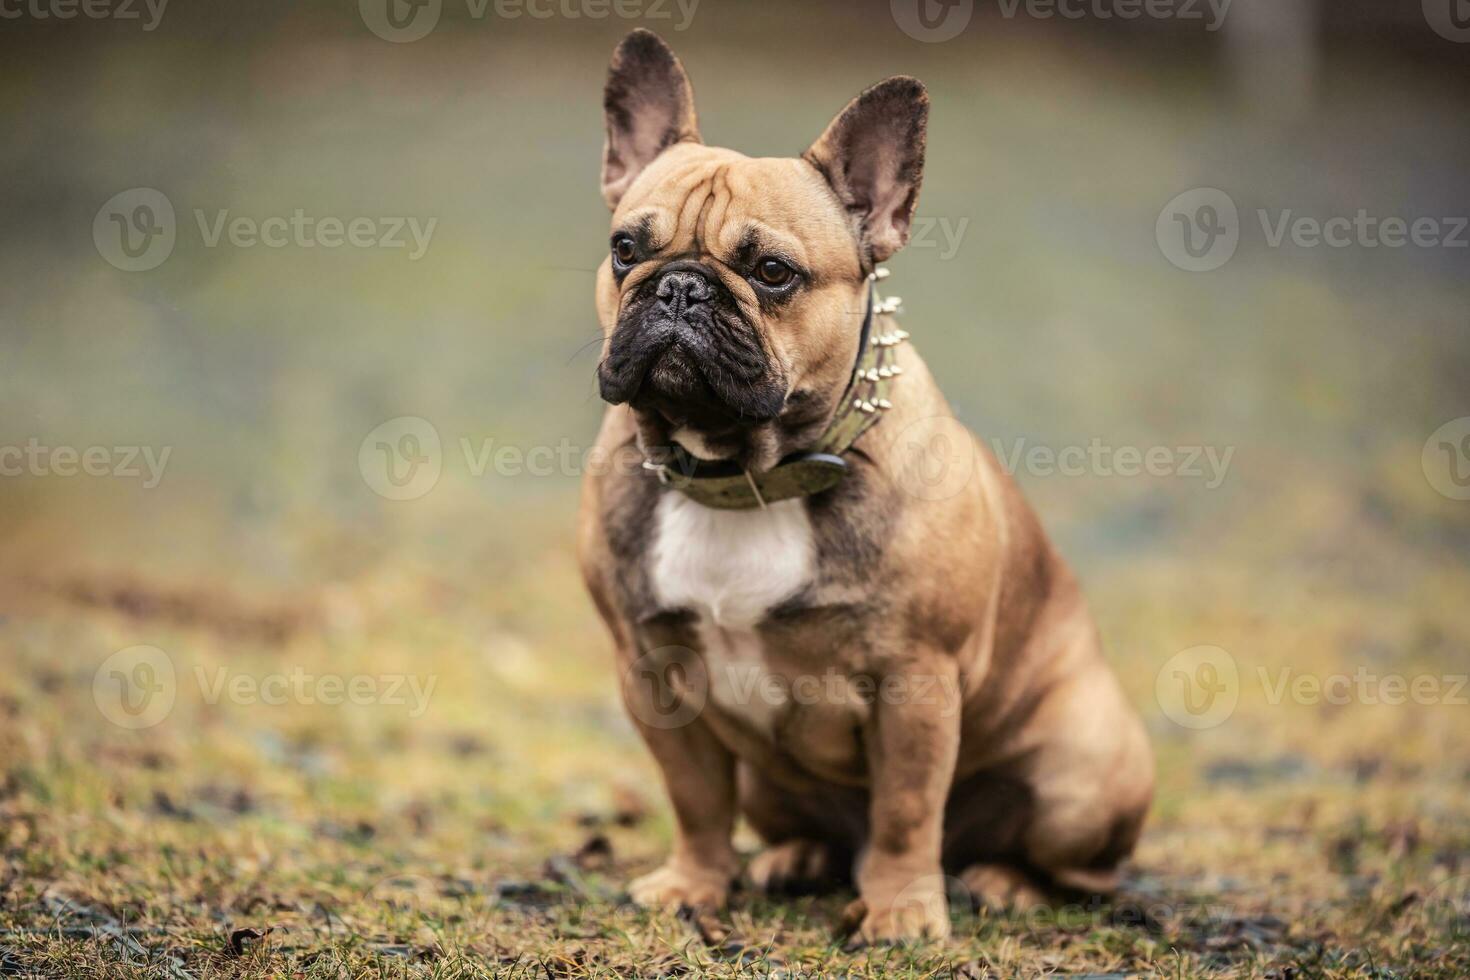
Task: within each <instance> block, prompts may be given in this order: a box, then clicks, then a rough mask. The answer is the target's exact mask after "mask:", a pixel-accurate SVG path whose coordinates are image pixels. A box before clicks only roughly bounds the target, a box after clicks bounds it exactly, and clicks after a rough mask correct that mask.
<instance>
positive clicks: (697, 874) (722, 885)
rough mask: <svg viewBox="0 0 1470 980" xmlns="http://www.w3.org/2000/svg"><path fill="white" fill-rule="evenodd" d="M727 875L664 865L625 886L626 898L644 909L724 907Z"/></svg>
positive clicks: (726, 895)
mask: <svg viewBox="0 0 1470 980" xmlns="http://www.w3.org/2000/svg"><path fill="white" fill-rule="evenodd" d="M729 894H730V876H729V875H728V874H725V873H724V872H721V871H692V870H690V869H688V868H683V867H675V866H674V865H673V864H665V865H664V866H663V867H661V868H659V869H658V870H657V871H653V872H650V873H649V874H646V875H644V876H643V877H641V878H636V879H634V880H633V882H632V883H631V884H629V885H628V897H629V898H631V899H632V900H633V901H634V903H636V904H638V905H642V906H644V907H645V908H656V909H678V908H680V907H682V906H689V907H690V908H707V909H717V908H723V907H724V905H725V899H726V897H728V896H729Z"/></svg>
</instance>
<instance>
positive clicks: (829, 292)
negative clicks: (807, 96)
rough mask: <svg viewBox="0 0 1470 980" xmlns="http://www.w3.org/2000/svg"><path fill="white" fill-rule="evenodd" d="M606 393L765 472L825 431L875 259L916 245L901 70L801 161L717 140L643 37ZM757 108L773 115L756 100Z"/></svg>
mask: <svg viewBox="0 0 1470 980" xmlns="http://www.w3.org/2000/svg"><path fill="white" fill-rule="evenodd" d="M604 108H605V111H606V121H607V144H606V148H605V150H604V154H603V162H602V193H603V197H604V198H605V199H606V200H607V203H608V206H609V207H610V208H612V211H613V220H612V237H611V240H610V243H609V255H608V258H607V260H606V261H605V262H604V263H603V265H602V267H601V268H600V269H599V270H598V279H597V307H598V314H599V318H600V319H601V321H602V327H603V331H604V334H605V342H604V349H603V358H602V363H601V365H600V366H599V368H598V381H599V383H600V386H601V391H602V397H603V398H604V399H606V400H607V401H608V402H611V403H613V404H621V403H627V404H628V405H630V406H631V407H632V409H633V411H634V413H635V416H636V418H637V420H638V424H639V430H640V437H641V438H642V440H643V442H644V446H645V449H650V448H652V447H666V446H668V445H669V442H670V441H671V440H676V441H678V442H679V443H681V444H682V445H683V446H684V447H685V448H686V449H688V450H690V451H691V452H693V453H694V454H695V455H697V456H702V457H705V458H733V459H737V460H738V461H740V462H741V463H743V464H744V465H746V466H751V467H755V468H765V467H768V466H770V465H773V464H774V463H775V462H776V461H777V460H778V459H779V458H780V457H781V456H782V455H784V454H785V453H787V452H791V451H793V450H795V449H800V448H805V445H806V444H809V443H810V442H811V441H812V440H814V439H815V438H816V437H817V436H818V435H820V433H821V432H822V430H823V429H824V428H825V426H826V424H827V422H828V420H829V419H830V418H831V416H832V414H833V413H834V411H835V410H836V407H837V400H838V399H839V398H840V397H841V395H842V393H843V391H844V390H845V389H846V386H847V382H848V376H849V373H850V372H851V369H852V366H853V363H854V362H855V360H856V358H857V345H858V343H859V333H860V330H861V325H862V320H863V315H864V313H865V311H866V306H867V288H866V287H867V283H866V278H867V275H868V273H869V272H870V271H871V270H872V268H873V265H874V263H877V262H881V261H883V260H884V259H886V258H888V256H890V255H892V254H893V253H894V252H896V251H897V250H898V249H899V248H901V247H902V246H903V244H904V243H905V242H906V241H907V239H908V234H909V226H910V223H911V221H912V218H913V213H914V204H915V202H916V200H917V198H918V194H919V181H920V176H921V173H922V170H923V162H924V134H925V123H926V121H927V118H928V97H927V95H926V94H925V92H924V87H923V85H922V84H921V83H920V82H918V81H917V80H916V79H912V78H905V77H897V78H890V79H888V80H887V81H885V82H882V83H880V84H878V85H876V86H874V87H873V88H870V89H868V90H867V91H865V92H863V93H862V94H861V95H859V96H858V97H857V98H856V99H854V100H853V101H852V102H851V103H849V104H848V106H847V107H846V108H845V109H843V110H842V112H840V113H839V114H838V115H837V117H836V118H835V119H834V120H833V121H832V122H831V124H830V125H829V126H828V127H827V129H826V131H825V132H824V133H823V134H822V135H821V137H819V138H818V139H817V141H816V142H815V143H813V144H812V146H811V147H810V148H809V149H808V150H807V151H806V152H805V153H804V154H802V155H801V156H800V157H796V158H775V159H753V158H750V157H746V156H744V155H743V154H740V153H737V152H735V151H733V150H726V149H719V148H716V147H709V146H705V145H704V144H703V142H702V141H701V140H700V136H699V127H698V124H697V122H696V118H695V112H694V93H693V90H692V89H691V87H690V85H689V78H688V76H687V75H685V73H684V68H683V66H682V65H681V64H680V63H679V59H678V58H676V57H675V56H674V53H673V52H672V51H670V50H669V48H668V46H667V45H665V44H664V42H663V41H662V40H660V39H659V37H658V36H657V35H655V34H652V33H650V32H649V31H644V30H637V31H634V32H633V33H632V34H629V35H628V37H627V38H625V39H624V40H623V42H622V44H620V45H619V46H618V49H617V51H616V53H615V54H614V55H613V61H612V67H611V69H610V71H609V73H608V80H607V90H606V94H605V99H604ZM755 111H759V108H758V107H757V108H756V109H755Z"/></svg>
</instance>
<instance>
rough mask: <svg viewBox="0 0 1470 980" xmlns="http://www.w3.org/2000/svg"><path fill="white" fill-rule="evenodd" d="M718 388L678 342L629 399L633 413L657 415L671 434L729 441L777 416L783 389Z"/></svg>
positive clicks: (769, 384) (769, 385) (773, 385)
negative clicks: (690, 432) (690, 433)
mask: <svg viewBox="0 0 1470 980" xmlns="http://www.w3.org/2000/svg"><path fill="white" fill-rule="evenodd" d="M732 387H733V388H734V390H729V391H721V390H718V389H717V388H716V386H715V384H713V383H712V382H711V381H710V379H709V378H708V377H707V376H706V374H705V372H704V371H702V370H701V368H700V364H699V358H698V355H697V354H696V353H695V352H693V351H690V350H687V349H686V348H685V347H683V346H682V345H680V344H674V345H672V346H670V347H669V349H668V350H667V351H665V352H664V353H663V355H662V356H660V357H659V358H658V359H657V360H656V361H655V362H654V363H653V364H652V366H651V367H650V368H649V369H648V373H647V374H646V375H645V376H644V378H643V381H642V383H641V384H640V385H639V386H638V390H637V392H636V393H635V394H634V395H633V397H632V398H630V399H629V400H628V403H629V405H631V406H632V408H633V410H634V411H636V412H639V413H640V414H644V415H648V416H652V417H655V418H656V419H657V420H658V421H660V422H661V423H663V424H664V425H666V426H667V427H668V429H669V431H675V430H678V429H692V430H695V431H698V432H701V433H706V434H708V435H710V436H713V437H726V438H728V437H733V436H736V435H738V434H739V433H740V432H741V431H743V430H747V429H750V428H753V427H756V426H760V425H763V424H765V423H768V422H771V421H772V420H774V419H775V418H777V417H778V416H779V415H780V414H781V408H782V406H783V404H784V402H785V390H784V386H783V385H781V384H779V383H777V382H773V381H769V380H763V381H761V382H759V383H756V384H752V385H739V386H732Z"/></svg>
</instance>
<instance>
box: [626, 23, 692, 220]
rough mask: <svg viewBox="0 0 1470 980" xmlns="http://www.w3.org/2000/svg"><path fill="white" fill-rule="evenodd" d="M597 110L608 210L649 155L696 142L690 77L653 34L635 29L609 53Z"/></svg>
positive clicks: (647, 163) (650, 159) (648, 158)
mask: <svg viewBox="0 0 1470 980" xmlns="http://www.w3.org/2000/svg"><path fill="white" fill-rule="evenodd" d="M602 106H603V112H604V115H605V117H606V121H607V144H606V146H604V147H603V151H602V197H603V199H604V200H605V201H607V206H608V207H609V208H616V207H617V206H618V202H619V201H620V200H622V198H623V194H624V193H625V192H626V191H627V190H628V186H629V185H630V184H632V183H633V181H634V180H635V179H636V178H637V176H638V174H639V173H641V172H642V170H643V168H644V167H646V166H648V165H649V164H650V163H652V162H653V159H654V157H656V156H658V155H659V154H660V153H662V152H663V151H664V150H666V149H668V148H669V147H671V146H673V145H674V144H675V143H698V142H700V139H699V122H698V120H697V119H696V118H695V114H694V89H693V87H692V86H690V84H689V76H688V75H686V74H684V66H683V65H681V64H679V59H678V58H676V57H675V56H674V52H673V51H671V50H670V49H669V46H668V45H667V44H665V43H664V42H663V38H661V37H659V36H658V35H657V34H655V33H653V32H652V31H647V30H644V29H643V28H641V27H640V28H639V29H638V30H636V31H634V32H633V33H631V34H629V35H628V36H627V37H625V38H623V43H621V44H619V45H618V49H617V50H616V51H614V52H613V59H612V65H611V67H609V68H608V72H607V88H606V89H605V90H604V92H603V99H602Z"/></svg>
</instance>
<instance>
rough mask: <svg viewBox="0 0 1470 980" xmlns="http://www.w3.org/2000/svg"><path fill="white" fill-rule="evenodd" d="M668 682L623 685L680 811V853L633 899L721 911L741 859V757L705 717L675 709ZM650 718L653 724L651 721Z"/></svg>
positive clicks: (633, 890)
mask: <svg viewBox="0 0 1470 980" xmlns="http://www.w3.org/2000/svg"><path fill="white" fill-rule="evenodd" d="M662 685H664V678H662V677H660V678H658V679H656V680H655V681H654V683H653V684H652V685H650V684H647V683H639V682H637V681H636V680H634V679H631V678H630V680H629V681H628V682H625V683H624V684H623V686H622V687H623V703H624V705H625V706H626V707H627V709H628V714H629V716H630V717H631V718H632V719H633V724H634V727H636V728H637V729H638V733H639V734H640V735H642V736H643V740H644V742H646V743H647V744H648V748H649V751H651V752H652V753H653V757H654V760H655V761H656V762H657V763H658V766H659V770H660V771H661V773H662V774H663V779H664V788H665V789H666V790H667V792H668V794H669V801H670V802H671V803H672V804H673V806H674V849H673V853H672V854H670V855H669V858H668V860H667V861H665V862H664V864H663V866H662V867H661V868H659V869H658V870H657V871H653V872H651V873H649V874H646V875H644V876H643V877H641V878H638V879H636V880H635V881H634V882H633V883H632V884H630V885H629V886H628V894H629V896H630V897H631V898H632V899H633V901H635V902H637V903H638V904H639V905H645V906H653V907H657V908H677V907H679V906H682V905H689V906H695V907H708V908H717V907H720V906H722V905H724V904H725V898H726V896H727V895H728V894H729V891H730V882H731V880H732V879H733V878H734V877H735V875H736V874H737V873H738V872H739V869H740V862H739V858H738V857H737V856H736V854H735V847H734V845H733V844H732V843H731V840H730V836H731V833H732V832H733V830H734V827H735V758H734V756H732V755H731V754H730V751H729V750H728V749H726V748H725V746H724V745H722V744H721V743H720V742H719V740H718V739H716V738H715V736H714V733H712V732H711V731H710V730H709V728H708V727H707V726H706V725H705V724H704V722H703V721H701V720H700V719H699V718H698V717H694V718H692V719H688V720H685V719H683V718H682V717H681V716H680V714H679V713H678V712H675V713H673V714H668V713H667V711H668V705H669V704H670V703H673V702H672V699H673V698H678V697H679V696H680V694H679V693H678V692H674V691H670V689H669V688H668V687H667V686H662ZM648 720H653V721H654V723H653V724H650V723H649V721H648Z"/></svg>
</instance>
